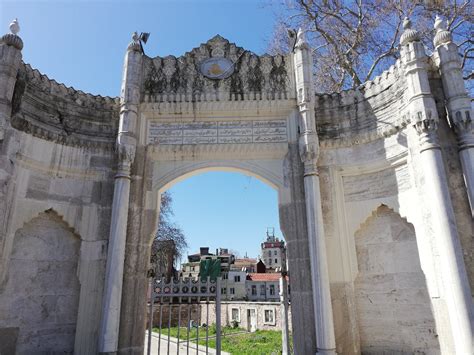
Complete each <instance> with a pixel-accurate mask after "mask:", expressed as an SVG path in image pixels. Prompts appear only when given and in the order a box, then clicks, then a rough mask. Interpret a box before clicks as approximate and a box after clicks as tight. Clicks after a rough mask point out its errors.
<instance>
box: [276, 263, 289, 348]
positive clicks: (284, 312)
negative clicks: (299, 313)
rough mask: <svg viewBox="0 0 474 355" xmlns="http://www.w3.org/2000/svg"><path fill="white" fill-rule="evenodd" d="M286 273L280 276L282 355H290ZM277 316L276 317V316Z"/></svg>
mask: <svg viewBox="0 0 474 355" xmlns="http://www.w3.org/2000/svg"><path fill="white" fill-rule="evenodd" d="M286 275H287V273H286V271H284V272H282V273H281V276H280V305H281V306H280V317H281V345H282V352H281V353H282V355H288V354H290V335H289V327H288V282H287V281H286ZM275 316H276V315H275Z"/></svg>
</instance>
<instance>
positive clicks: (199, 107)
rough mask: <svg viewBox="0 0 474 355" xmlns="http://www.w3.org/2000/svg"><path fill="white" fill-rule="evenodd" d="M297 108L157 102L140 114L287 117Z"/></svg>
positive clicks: (285, 103) (283, 103)
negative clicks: (276, 115) (232, 114)
mask: <svg viewBox="0 0 474 355" xmlns="http://www.w3.org/2000/svg"><path fill="white" fill-rule="evenodd" d="M295 108H296V101H295V100H293V99H290V100H274V101H273V100H249V101H204V102H187V101H185V102H156V103H141V104H140V112H141V113H142V114H145V115H146V116H147V117H151V118H154V117H157V116H163V115H180V116H182V115H190V116H191V117H194V116H195V115H196V114H197V115H204V114H205V115H209V114H211V115H213V116H214V115H219V113H226V112H237V113H239V115H246V114H248V115H252V116H254V115H255V114H257V113H258V114H260V115H262V114H265V112H269V113H272V114H275V113H277V114H278V116H286V115H287V114H288V113H289V112H291V111H292V110H294V109H295Z"/></svg>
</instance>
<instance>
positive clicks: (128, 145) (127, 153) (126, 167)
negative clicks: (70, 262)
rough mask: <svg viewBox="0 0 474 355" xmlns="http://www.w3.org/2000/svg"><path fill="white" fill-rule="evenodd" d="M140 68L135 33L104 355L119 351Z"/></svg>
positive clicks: (120, 140) (124, 96)
mask: <svg viewBox="0 0 474 355" xmlns="http://www.w3.org/2000/svg"><path fill="white" fill-rule="evenodd" d="M141 65H142V51H141V47H140V43H139V41H138V36H137V35H136V33H135V34H134V36H133V41H132V42H131V43H130V44H129V46H128V48H127V54H126V55H125V65H124V75H123V81H122V89H121V107H120V121H119V131H118V136H117V153H118V156H117V157H118V168H117V174H116V175H115V187H114V199H113V204H112V218H111V224H110V235H109V246H108V254H107V267H106V274H105V289H104V299H103V305H102V320H101V325H100V334H99V352H100V353H104V354H114V353H116V352H117V348H118V338H119V325H120V306H121V301H122V284H123V269H124V260H125V241H126V237H127V220H128V208H129V197H130V178H131V166H132V163H133V161H134V159H135V151H136V144H137V143H136V130H137V117H138V104H139V93H140V87H139V83H140V77H139V73H140V69H141Z"/></svg>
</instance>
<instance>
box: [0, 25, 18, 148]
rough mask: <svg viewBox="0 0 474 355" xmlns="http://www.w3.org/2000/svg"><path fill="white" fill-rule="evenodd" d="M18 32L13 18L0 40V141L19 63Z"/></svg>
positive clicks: (7, 118)
mask: <svg viewBox="0 0 474 355" xmlns="http://www.w3.org/2000/svg"><path fill="white" fill-rule="evenodd" d="M18 32H20V26H19V24H18V20H16V19H15V20H14V21H13V22H12V23H11V24H10V33H7V34H5V35H3V36H2V38H1V40H0V141H2V140H3V138H4V133H5V127H6V124H7V122H8V121H9V120H10V116H11V113H12V100H13V91H14V89H15V83H16V77H17V74H18V68H19V67H20V63H21V50H22V49H23V41H22V40H21V38H20V37H19V36H18V35H17V33H18Z"/></svg>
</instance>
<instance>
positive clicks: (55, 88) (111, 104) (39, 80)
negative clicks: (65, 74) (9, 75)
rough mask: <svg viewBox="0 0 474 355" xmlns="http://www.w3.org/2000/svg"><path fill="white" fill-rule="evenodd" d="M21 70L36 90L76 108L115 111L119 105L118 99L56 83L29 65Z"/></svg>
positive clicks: (25, 65) (24, 65) (24, 64)
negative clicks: (72, 103) (63, 100)
mask: <svg viewBox="0 0 474 355" xmlns="http://www.w3.org/2000/svg"><path fill="white" fill-rule="evenodd" d="M21 70H23V71H24V73H25V75H26V80H27V82H28V84H29V85H30V86H32V87H34V88H35V89H36V90H39V91H42V92H44V93H46V94H51V95H52V96H54V97H61V98H63V99H65V100H68V101H72V102H74V103H75V104H76V105H77V106H82V107H88V108H96V109H101V110H117V106H118V105H119V104H120V99H119V98H118V97H109V96H101V95H93V94H89V93H85V92H83V91H81V90H76V89H74V88H73V87H68V86H66V85H64V84H62V83H58V82H57V81H56V80H54V79H50V78H48V76H47V75H45V74H42V73H40V72H39V70H38V69H33V68H32V67H31V65H30V64H26V63H23V65H22V67H21Z"/></svg>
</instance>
